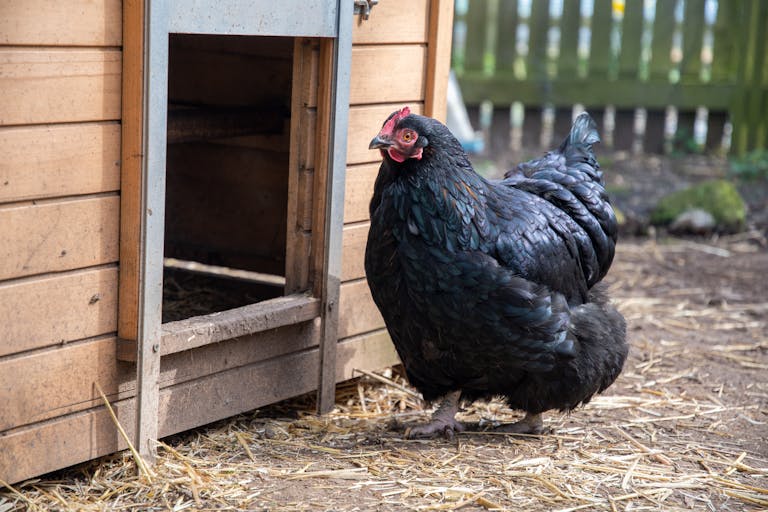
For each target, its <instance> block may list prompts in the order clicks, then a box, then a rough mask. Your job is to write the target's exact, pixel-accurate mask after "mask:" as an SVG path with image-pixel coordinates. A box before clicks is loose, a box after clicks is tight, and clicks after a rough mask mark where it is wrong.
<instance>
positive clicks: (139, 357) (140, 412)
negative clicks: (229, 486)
mask: <svg viewBox="0 0 768 512" xmlns="http://www.w3.org/2000/svg"><path fill="white" fill-rule="evenodd" d="M353 4H354V2H353V0H281V2H274V1H273V0H170V1H168V0H144V13H145V19H144V34H143V37H144V64H145V70H144V77H143V80H144V82H143V90H144V94H143V105H142V110H143V121H142V123H143V130H142V132H143V135H142V137H143V139H142V149H143V156H144V158H143V159H142V167H141V174H142V179H141V183H142V186H141V187H142V188H141V196H142V197H141V205H142V208H141V212H142V213H141V219H140V221H141V233H140V245H141V247H140V249H139V254H140V257H139V276H140V278H139V291H138V294H139V297H138V299H139V303H138V332H137V352H136V383H137V385H136V434H135V444H136V446H137V447H138V449H139V452H140V453H141V454H142V455H144V456H146V457H148V458H150V459H153V458H154V456H155V453H156V446H155V443H154V442H153V441H154V440H156V439H157V438H158V409H159V397H160V387H159V377H160V352H161V351H160V343H161V335H162V333H161V325H162V296H163V245H164V235H165V233H164V231H165V186H166V179H165V171H166V167H165V166H166V126H167V108H168V39H169V34H171V33H178V32H182V33H202V34H222V35H254V36H288V37H325V38H332V39H334V44H333V56H332V68H333V72H332V74H331V82H332V83H331V84H330V91H331V94H330V96H331V97H330V110H329V113H328V114H329V119H330V125H329V140H328V141H327V143H328V144H329V148H330V150H329V151H328V167H327V169H328V173H329V176H328V179H327V184H328V185H327V189H326V191H325V201H326V210H325V237H324V240H325V246H324V248H323V251H324V258H323V261H324V264H323V275H322V276H321V277H320V278H321V279H322V280H323V288H322V297H321V310H320V314H321V318H322V331H321V340H320V365H319V377H318V378H319V386H318V404H319V409H320V411H321V412H327V411H329V410H330V409H331V408H332V406H333V403H334V388H335V383H336V376H335V367H336V342H337V337H338V336H337V331H338V302H339V286H340V282H341V242H342V240H341V239H342V228H343V214H344V181H345V174H346V146H347V123H348V113H349V79H350V64H351V55H352V14H353Z"/></svg>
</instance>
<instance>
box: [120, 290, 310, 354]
mask: <svg viewBox="0 0 768 512" xmlns="http://www.w3.org/2000/svg"><path fill="white" fill-rule="evenodd" d="M318 316H320V299H318V298H317V297H312V296H310V295H306V294H300V295H288V296H286V297H278V298H276V299H270V300H265V301H262V302H258V303H256V304H249V305H247V306H242V307H239V308H234V309H229V310H227V311H221V312H217V313H211V314H210V315H202V316H195V317H192V318H187V319H186V320H179V321H177V322H168V323H165V324H163V326H162V333H163V334H162V339H161V340H160V347H159V350H160V355H161V356H167V355H169V354H174V353H176V352H182V351H184V350H189V349H193V348H196V347H202V346H204V345H209V344H211V343H218V342H220V341H224V340H229V339H232V338H237V337H240V336H247V335H249V334H255V333H257V332H263V331H268V330H270V329H276V328H278V327H283V326H286V325H293V324H298V323H301V322H308V321H309V320H312V319H314V318H317V317H318ZM117 358H118V359H119V360H121V361H133V362H135V361H136V342H135V341H133V340H125V339H120V340H118V345H117Z"/></svg>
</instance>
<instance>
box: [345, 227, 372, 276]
mask: <svg viewBox="0 0 768 512" xmlns="http://www.w3.org/2000/svg"><path fill="white" fill-rule="evenodd" d="M370 227H371V225H370V223H368V222H366V223H363V224H354V225H352V226H344V232H343V241H342V258H341V280H342V281H349V280H351V279H359V278H361V277H365V266H364V260H365V244H366V242H367V241H368V230H369V229H370Z"/></svg>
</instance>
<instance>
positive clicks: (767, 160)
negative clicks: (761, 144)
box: [728, 149, 768, 180]
mask: <svg viewBox="0 0 768 512" xmlns="http://www.w3.org/2000/svg"><path fill="white" fill-rule="evenodd" d="M728 170H729V173H730V174H731V176H733V177H735V178H740V179H744V180H757V179H764V180H765V179H768V150H766V149H756V150H754V151H750V152H748V153H745V154H744V155H743V156H740V157H737V158H732V159H731V160H730V166H729V169H728Z"/></svg>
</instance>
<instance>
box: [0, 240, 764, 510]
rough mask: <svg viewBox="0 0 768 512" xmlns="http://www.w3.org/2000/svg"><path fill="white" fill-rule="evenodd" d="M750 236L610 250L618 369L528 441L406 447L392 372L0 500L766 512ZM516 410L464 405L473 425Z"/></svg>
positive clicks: (21, 503) (5, 503) (60, 505)
mask: <svg viewBox="0 0 768 512" xmlns="http://www.w3.org/2000/svg"><path fill="white" fill-rule="evenodd" d="M766 274H768V243H767V242H766V239H765V232H764V231H763V230H760V229H753V230H751V231H748V232H745V233H741V234H736V235H729V236H720V237H714V238H707V239H685V240H683V239H671V238H659V239H655V238H639V239H625V240H622V242H621V243H620V245H619V248H618V253H617V257H616V260H615V263H614V266H613V268H612V269H611V271H610V273H609V275H608V278H607V279H606V280H607V282H608V283H609V285H610V290H611V294H612V297H613V299H614V301H615V302H616V304H617V306H618V307H619V309H620V310H621V311H622V313H623V314H624V315H625V316H626V318H627V321H628V325H629V339H630V344H631V347H632V348H631V353H630V358H629V360H628V362H627V364H626V366H625V369H624V372H623V373H622V375H621V376H620V377H619V379H618V380H617V382H616V383H615V384H614V385H613V386H612V387H611V388H610V389H609V390H608V391H607V392H606V393H604V394H603V395H601V396H599V397H597V398H595V399H594V400H593V401H592V402H591V403H590V404H588V405H587V406H585V407H583V408H580V409H578V410H576V411H574V412H573V413H571V414H569V415H567V414H559V413H550V414H548V415H546V419H545V424H546V426H547V427H548V428H549V432H548V433H547V434H546V435H543V436H539V437H532V436H528V437H523V436H517V437H515V436H510V435H499V434H491V433H483V432H473V433H463V434H461V435H458V436H457V437H456V439H454V440H452V441H449V440H444V439H436V440H429V441H408V440H404V439H403V437H402V434H403V428H404V425H407V424H409V423H412V422H415V421H422V420H423V419H425V418H426V416H427V414H428V409H426V410H425V406H424V404H422V403H421V401H420V400H419V399H418V397H417V396H415V394H414V392H413V391H412V390H410V389H409V388H408V387H407V386H406V385H405V382H404V381H403V379H402V377H401V376H400V375H399V373H398V372H397V369H395V370H387V371H385V372H383V373H382V374H381V375H379V376H378V377H373V376H363V377H361V378H360V379H358V380H355V381H352V382H349V383H345V384H343V385H340V386H339V388H338V392H337V407H336V410H335V411H334V412H333V413H331V414H330V415H327V416H324V417H317V416H315V415H314V414H313V412H312V411H313V407H314V404H313V398H312V397H301V398H298V399H295V400H291V401H287V402H284V403H281V404H277V405H275V406H272V407H269V408H265V409H261V410H256V411H253V412H252V413H249V414H245V415H241V416H239V417H237V418H233V419H230V420H227V421H222V422H219V423H216V424H214V425H210V426H208V427H205V428H200V429H197V430H195V431H191V432H188V433H184V434H182V435H178V436H174V437H173V438H170V439H165V440H163V443H162V444H161V446H160V449H159V451H160V458H159V460H158V463H157V465H156V466H155V467H154V469H153V474H152V475H150V476H147V475H142V474H140V473H139V471H138V469H137V467H136V464H135V462H134V460H133V458H132V457H131V455H130V454H129V453H123V454H117V455H114V456H112V457H107V458H104V459H101V460H98V461H94V462H91V463H87V464H84V465H81V466H78V467H76V468H71V469H69V470H66V471H62V472H58V473H55V474H51V475H47V476H45V477H43V478H39V479H34V480H31V481H29V482H26V483H22V484H19V485H17V486H15V487H14V489H13V490H6V491H4V492H0V512H7V511H15V510H281V511H282V510H288V511H293V510H334V511H368V510H382V511H386V510H456V509H461V510H465V511H475V510H531V511H537V510H542V511H544V510H547V511H549V510H559V511H575V510H608V511H618V510H626V511H630V510H631V511H638V510H664V511H669V510H713V511H715V510H717V511H720V510H725V511H742V510H767V509H768V293H766V287H768V279H767V278H766ZM519 417H520V414H519V413H518V412H515V411H509V410H508V409H507V408H505V407H504V406H503V405H502V404H500V403H498V402H495V401H494V402H491V403H476V404H466V409H465V411H464V413H463V415H462V418H461V419H465V420H467V421H475V422H476V421H480V422H481V424H493V423H495V422H500V421H501V422H503V421H512V420H515V419H517V418H519Z"/></svg>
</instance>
